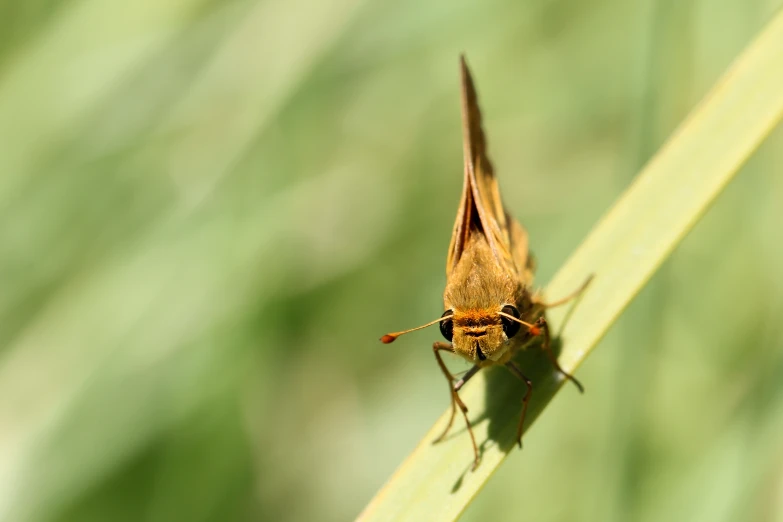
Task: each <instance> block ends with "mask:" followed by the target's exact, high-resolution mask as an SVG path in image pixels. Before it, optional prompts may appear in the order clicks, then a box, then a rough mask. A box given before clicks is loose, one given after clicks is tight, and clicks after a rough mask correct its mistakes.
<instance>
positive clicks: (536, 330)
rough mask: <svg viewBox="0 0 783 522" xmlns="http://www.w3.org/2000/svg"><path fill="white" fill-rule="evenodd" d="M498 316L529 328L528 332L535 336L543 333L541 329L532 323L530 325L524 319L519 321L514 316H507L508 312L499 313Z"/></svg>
mask: <svg viewBox="0 0 783 522" xmlns="http://www.w3.org/2000/svg"><path fill="white" fill-rule="evenodd" d="M498 315H501V316H503V317H505V318H506V319H511V320H512V321H516V322H518V323H519V324H521V325H522V326H527V329H528V331H530V333H531V334H533V335H538V334H540V333H541V328H539V327H538V326H536V325H534V324H532V323H528V322H527V321H523V320H522V319H517V318H516V317H514V316H513V315H510V314H507V313H506V312H498Z"/></svg>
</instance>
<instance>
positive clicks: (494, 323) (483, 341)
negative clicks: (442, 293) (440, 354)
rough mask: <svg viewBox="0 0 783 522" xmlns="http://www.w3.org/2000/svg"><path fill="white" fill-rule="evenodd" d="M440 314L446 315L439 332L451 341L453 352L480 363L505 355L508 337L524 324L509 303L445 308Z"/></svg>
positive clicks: (483, 363) (507, 350) (491, 361)
mask: <svg viewBox="0 0 783 522" xmlns="http://www.w3.org/2000/svg"><path fill="white" fill-rule="evenodd" d="M443 315H444V317H445V318H447V319H446V320H445V321H443V322H441V323H440V325H441V326H440V328H441V333H442V334H443V337H445V338H446V339H447V340H449V341H451V343H452V346H453V347H454V353H456V354H458V355H460V356H462V357H463V358H464V359H466V360H468V361H470V362H472V363H473V364H478V365H482V366H483V365H490V364H493V363H495V362H498V361H499V360H500V359H501V358H503V357H504V356H505V355H507V354H508V352H509V350H510V349H511V345H512V342H511V341H512V339H513V338H514V337H516V336H517V335H519V332H520V329H521V327H522V325H528V323H526V322H525V321H522V320H521V319H520V318H519V310H517V308H516V307H515V306H513V305H505V306H503V308H502V309H500V310H466V311H461V310H446V312H445V313H444V314H443ZM528 326H529V327H532V326H533V325H528Z"/></svg>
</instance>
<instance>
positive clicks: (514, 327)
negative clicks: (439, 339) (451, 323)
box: [441, 305, 522, 339]
mask: <svg viewBox="0 0 783 522" xmlns="http://www.w3.org/2000/svg"><path fill="white" fill-rule="evenodd" d="M501 311H502V312H503V313H504V314H508V315H511V316H513V317H516V318H517V319H519V310H517V307H516V306H511V305H506V306H504V307H503V310H501ZM500 322H501V323H503V332H504V333H505V334H506V337H508V338H509V339H511V338H512V337H514V336H515V335H516V334H517V332H519V327H520V326H522V325H521V324H519V323H518V322H516V321H512V320H511V319H509V318H508V317H503V316H502V315H501V316H500ZM441 324H443V323H441Z"/></svg>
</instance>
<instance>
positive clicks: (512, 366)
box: [506, 361, 533, 448]
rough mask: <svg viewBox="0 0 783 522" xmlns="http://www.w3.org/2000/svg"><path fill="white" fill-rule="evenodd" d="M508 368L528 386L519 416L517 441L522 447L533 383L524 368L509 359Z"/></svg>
mask: <svg viewBox="0 0 783 522" xmlns="http://www.w3.org/2000/svg"><path fill="white" fill-rule="evenodd" d="M506 368H508V369H509V370H511V373H513V374H514V375H516V376H517V377H519V378H520V379H521V380H522V381H523V382H524V383H525V385H526V386H527V391H526V392H525V396H524V397H523V398H522V414H521V415H520V416H519V424H517V443H518V444H519V447H520V448H521V447H522V430H523V428H524V425H525V413H527V403H528V402H530V395H531V394H532V393H533V383H532V382H530V379H528V378H527V377H525V375H524V374H523V373H522V370H520V369H519V367H518V366H517V365H516V364H514V363H513V362H512V361H508V362H507V363H506Z"/></svg>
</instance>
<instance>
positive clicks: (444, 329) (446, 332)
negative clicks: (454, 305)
mask: <svg viewBox="0 0 783 522" xmlns="http://www.w3.org/2000/svg"><path fill="white" fill-rule="evenodd" d="M451 315H454V312H453V311H452V310H446V311H445V312H443V315H441V317H447V316H451ZM504 328H505V327H504ZM440 333H441V334H443V337H445V338H446V340H447V341H449V342H451V339H452V338H453V337H454V321H452V320H451V319H446V320H444V321H441V322H440Z"/></svg>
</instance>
